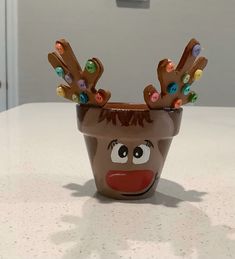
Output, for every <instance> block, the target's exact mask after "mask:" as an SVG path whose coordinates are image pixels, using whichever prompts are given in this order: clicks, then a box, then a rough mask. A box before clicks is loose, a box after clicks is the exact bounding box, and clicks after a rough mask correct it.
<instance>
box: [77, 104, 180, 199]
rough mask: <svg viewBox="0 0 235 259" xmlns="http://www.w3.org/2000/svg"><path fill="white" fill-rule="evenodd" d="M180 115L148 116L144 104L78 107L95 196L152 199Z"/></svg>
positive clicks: (152, 113)
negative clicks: (150, 197) (92, 176)
mask: <svg viewBox="0 0 235 259" xmlns="http://www.w3.org/2000/svg"><path fill="white" fill-rule="evenodd" d="M182 111H183V110H182V109H174V110H172V109H171V110H163V109H161V110H150V109H149V108H148V107H147V106H146V105H144V104H122V103H108V104H106V105H105V107H103V108H100V107H88V106H85V105H77V118H78V128H79V130H80V131H81V132H82V133H83V134H84V137H85V141H86V146H87V150H88V154H89V158H90V162H91V166H92V170H93V174H94V178H95V183H96V186H97V190H98V192H100V193H101V194H103V195H105V196H108V197H112V198H115V199H142V198H146V197H149V196H151V195H153V194H154V192H155V190H156V187H157V184H158V181H159V178H160V175H161V172H162V168H163V165H164V162H165V159H166V156H167V153H168V150H169V147H170V144H171V141H172V138H173V136H175V135H176V134H177V133H178V132H179V128H180V123H181V116H182Z"/></svg>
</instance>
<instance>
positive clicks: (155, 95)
mask: <svg viewBox="0 0 235 259" xmlns="http://www.w3.org/2000/svg"><path fill="white" fill-rule="evenodd" d="M159 96H160V94H159V93H158V92H154V93H152V94H151V95H150V101H151V102H152V103H155V102H156V101H157V100H158V99H159Z"/></svg>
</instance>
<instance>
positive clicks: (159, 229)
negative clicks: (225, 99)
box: [0, 103, 235, 259]
mask: <svg viewBox="0 0 235 259" xmlns="http://www.w3.org/2000/svg"><path fill="white" fill-rule="evenodd" d="M15 258H17V259H18V258H23V259H32V258H43V259H45V258H48V259H54V258H63V259H75V258H76V259H78V258H101V259H116V258H126V259H127V258H140V259H145V258H159V259H163V258H167V259H168V258H200V259H205V258H210V259H215V258H218V259H224V258H235V108H216V107H213V108H212V107H186V108H184V114H183V120H182V125H181V130H180V133H179V135H178V136H177V137H175V138H174V141H173V143H172V146H171V149H170V152H169V155H168V157H167V161H166V165H165V167H164V169H163V173H162V179H161V181H160V182H159V185H158V191H157V192H156V195H155V196H154V197H152V198H150V199H146V200H142V201H125V202H124V201H123V202H122V201H114V200H110V199H108V198H104V197H101V196H99V195H97V194H96V191H95V185H94V181H93V179H92V172H91V168H90V164H89V161H88V156H87V153H86V149H85V144H84V141H83V137H82V134H81V133H79V132H78V130H77V125H76V113H75V105H74V104H67V103H63V104H62V103H44V104H42V103H39V104H27V105H22V106H19V107H16V108H14V109H11V110H9V111H6V112H3V113H0V259H15Z"/></svg>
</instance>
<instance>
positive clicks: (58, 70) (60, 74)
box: [55, 67, 64, 77]
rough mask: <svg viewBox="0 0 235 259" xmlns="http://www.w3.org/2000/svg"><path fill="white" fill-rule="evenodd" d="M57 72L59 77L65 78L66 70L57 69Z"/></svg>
mask: <svg viewBox="0 0 235 259" xmlns="http://www.w3.org/2000/svg"><path fill="white" fill-rule="evenodd" d="M55 72H56V74H57V76H59V77H64V70H63V68H62V67H57V68H56V69H55Z"/></svg>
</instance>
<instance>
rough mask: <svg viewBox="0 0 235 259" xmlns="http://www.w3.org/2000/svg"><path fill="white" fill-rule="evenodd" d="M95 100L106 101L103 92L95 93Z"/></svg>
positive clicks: (98, 101)
mask: <svg viewBox="0 0 235 259" xmlns="http://www.w3.org/2000/svg"><path fill="white" fill-rule="evenodd" d="M95 100H96V102H97V103H102V102H103V101H104V98H103V96H102V94H100V93H97V94H96V95H95Z"/></svg>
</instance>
